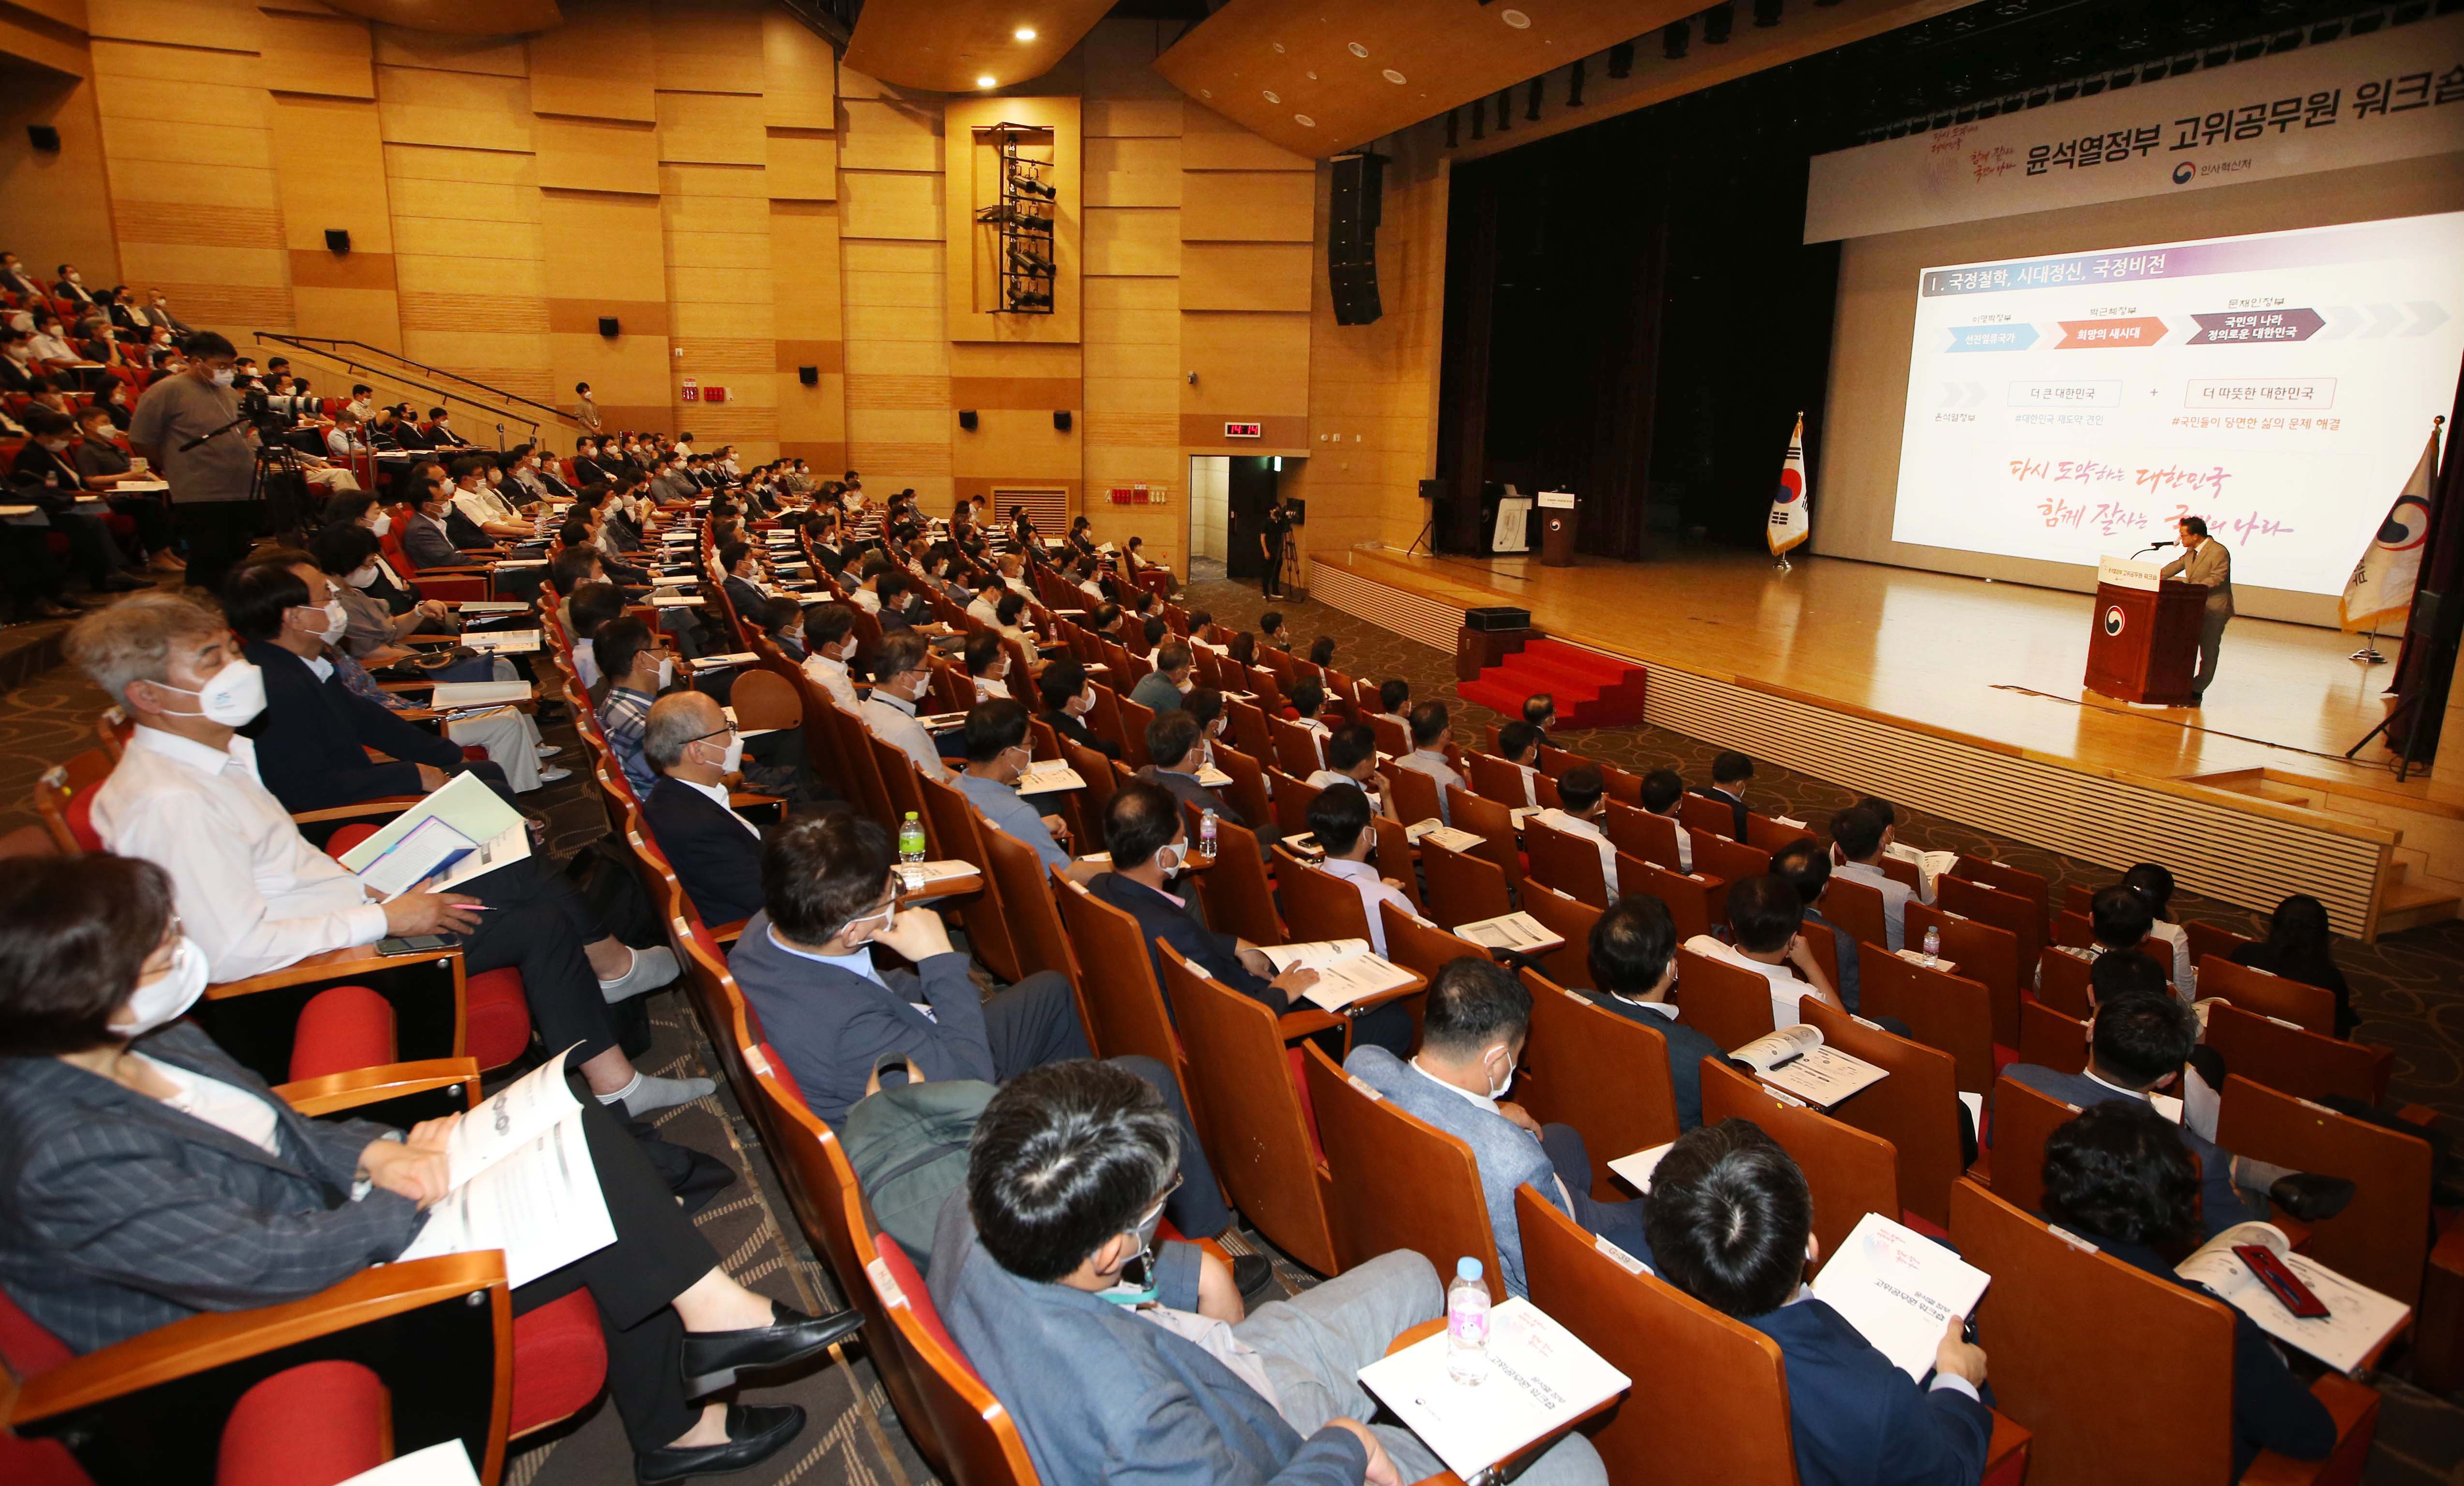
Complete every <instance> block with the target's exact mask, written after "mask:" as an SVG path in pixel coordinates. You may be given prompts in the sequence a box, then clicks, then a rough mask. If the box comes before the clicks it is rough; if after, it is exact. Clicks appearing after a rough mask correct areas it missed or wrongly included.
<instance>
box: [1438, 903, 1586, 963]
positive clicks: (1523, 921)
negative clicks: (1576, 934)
mask: <svg viewBox="0 0 2464 1486" xmlns="http://www.w3.org/2000/svg"><path fill="white" fill-rule="evenodd" d="M1455 932H1456V933H1457V934H1458V935H1460V936H1461V937H1463V938H1465V939H1468V940H1470V941H1471V942H1472V943H1474V944H1476V945H1479V946H1480V947H1481V948H1482V949H1484V950H1511V951H1514V952H1515V953H1517V954H1546V953H1548V952H1549V951H1551V950H1554V949H1556V948H1557V947H1559V946H1560V945H1563V944H1564V943H1565V942H1566V940H1565V936H1564V935H1562V934H1553V933H1551V932H1550V931H1549V929H1548V926H1546V925H1544V924H1542V923H1541V922H1540V921H1539V920H1538V919H1536V918H1533V917H1532V916H1531V915H1530V914H1529V913H1507V914H1504V915H1501V916H1500V917H1497V918H1485V919H1481V920H1479V921H1478V922H1476V923H1470V924H1457V925H1456V926H1455Z"/></svg>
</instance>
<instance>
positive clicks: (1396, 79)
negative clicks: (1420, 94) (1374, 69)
mask: <svg viewBox="0 0 2464 1486" xmlns="http://www.w3.org/2000/svg"><path fill="white" fill-rule="evenodd" d="M1383 76H1384V77H1385V78H1386V80H1387V81H1388V82H1392V83H1398V84H1399V83H1401V82H1403V81H1404V80H1405V79H1404V76H1403V75H1402V74H1401V73H1398V72H1397V71H1396V70H1395V69H1393V68H1392V67H1389V68H1387V69H1386V71H1385V73H1384V74H1383Z"/></svg>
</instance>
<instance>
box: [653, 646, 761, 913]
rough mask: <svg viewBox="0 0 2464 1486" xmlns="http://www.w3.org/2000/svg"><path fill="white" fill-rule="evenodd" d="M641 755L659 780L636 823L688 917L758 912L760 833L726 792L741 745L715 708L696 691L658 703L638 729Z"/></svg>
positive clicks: (679, 694) (739, 760)
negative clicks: (664, 862)
mask: <svg viewBox="0 0 2464 1486" xmlns="http://www.w3.org/2000/svg"><path fill="white" fill-rule="evenodd" d="M642 756H643V757H645V758H647V759H649V764H650V768H651V769H652V770H653V771H654V772H655V773H656V774H657V775H658V776H659V780H658V782H657V783H656V784H654V785H652V786H651V787H650V793H649V798H645V799H644V800H643V801H642V819H643V821H644V823H646V824H647V825H649V828H650V838H651V840H653V841H656V842H657V843H658V847H659V850H660V851H661V852H663V853H665V854H666V856H667V859H668V863H669V864H670V865H671V866H673V867H674V868H675V869H676V881H677V882H679V883H681V884H683V885H684V889H685V895H686V896H687V897H689V898H691V899H693V911H694V912H696V913H698V914H700V915H701V921H702V922H703V923H704V924H709V925H713V926H716V925H720V924H733V923H735V922H737V920H739V919H747V918H751V917H752V916H753V915H754V914H756V913H758V912H759V911H760V910H761V828H760V827H759V826H758V825H755V824H754V823H753V822H752V821H750V820H747V819H744V818H743V817H742V816H740V815H737V813H736V810H735V807H734V806H733V805H732V804H731V803H730V802H729V798H728V793H727V776H729V775H731V774H734V773H736V772H737V767H738V765H740V764H741V763H742V762H743V758H744V740H743V739H742V738H741V737H738V736H737V732H736V730H735V728H733V727H731V726H730V725H729V724H728V721H727V716H726V714H725V713H724V712H722V711H720V710H719V707H718V703H716V702H715V701H714V700H712V699H711V698H710V697H709V696H707V695H705V694H704V693H702V692H699V691H678V692H674V693H671V695H668V696H663V697H661V698H659V699H658V701H656V702H654V703H652V704H651V706H650V716H649V722H648V723H646V724H645V725H644V727H643V730H642Z"/></svg>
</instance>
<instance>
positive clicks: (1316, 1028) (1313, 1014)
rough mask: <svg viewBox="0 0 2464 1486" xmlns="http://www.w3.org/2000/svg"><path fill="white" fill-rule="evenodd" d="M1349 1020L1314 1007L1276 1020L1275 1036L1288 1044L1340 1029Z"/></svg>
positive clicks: (1288, 1013)
mask: <svg viewBox="0 0 2464 1486" xmlns="http://www.w3.org/2000/svg"><path fill="white" fill-rule="evenodd" d="M1346 1019H1347V1018H1345V1017H1342V1016H1336V1015H1335V1014H1334V1013H1332V1012H1326V1011H1320V1010H1318V1009H1317V1008H1316V1007H1314V1006H1312V1007H1309V1008H1308V1009H1306V1010H1302V1011H1289V1012H1286V1013H1284V1014H1283V1015H1282V1016H1278V1017H1276V1018H1275V1036H1277V1037H1279V1038H1283V1039H1284V1040H1285V1041H1287V1042H1290V1041H1295V1040H1297V1039H1299V1038H1306V1037H1312V1036H1315V1035H1316V1034H1318V1033H1320V1032H1324V1031H1326V1030H1327V1029H1328V1028H1330V1027H1340V1026H1342V1025H1343V1024H1344V1022H1345V1020H1346Z"/></svg>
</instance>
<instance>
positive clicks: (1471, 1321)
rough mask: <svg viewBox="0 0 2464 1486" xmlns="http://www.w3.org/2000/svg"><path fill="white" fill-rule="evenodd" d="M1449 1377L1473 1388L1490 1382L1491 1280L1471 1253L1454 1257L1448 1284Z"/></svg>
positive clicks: (1447, 1370)
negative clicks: (1489, 1329) (1489, 1309)
mask: <svg viewBox="0 0 2464 1486" xmlns="http://www.w3.org/2000/svg"><path fill="white" fill-rule="evenodd" d="M1446 1376H1447V1377H1449V1378H1452V1379H1454V1380H1455V1381H1456V1382H1457V1383H1462V1384H1465V1385H1468V1386H1472V1387H1477V1386H1478V1385H1480V1384H1483V1383H1485V1382H1487V1381H1488V1282H1487V1281H1486V1280H1484V1279H1483V1278H1481V1264H1480V1260H1478V1259H1476V1258H1473V1257H1470V1256H1468V1255H1466V1256H1464V1257H1462V1258H1459V1259H1457V1260H1455V1279H1454V1283H1452V1284H1450V1285H1448V1286H1446Z"/></svg>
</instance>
